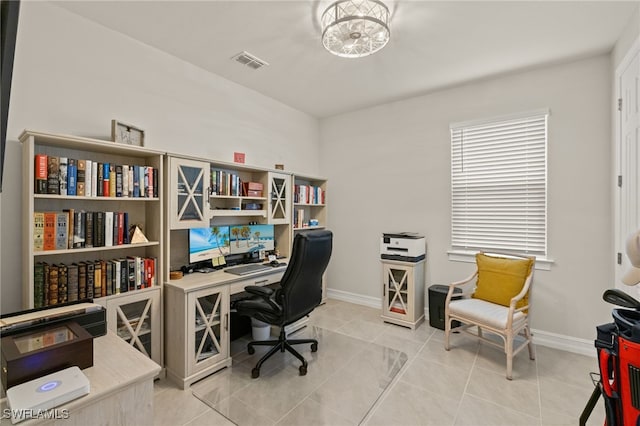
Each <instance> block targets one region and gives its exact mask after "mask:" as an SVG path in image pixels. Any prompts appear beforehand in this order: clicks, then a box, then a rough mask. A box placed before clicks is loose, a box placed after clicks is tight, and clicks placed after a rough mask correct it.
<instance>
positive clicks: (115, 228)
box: [112, 212, 119, 246]
mask: <svg viewBox="0 0 640 426" xmlns="http://www.w3.org/2000/svg"><path fill="white" fill-rule="evenodd" d="M112 213H113V242H112V245H114V246H117V245H118V220H119V217H118V212H112Z"/></svg>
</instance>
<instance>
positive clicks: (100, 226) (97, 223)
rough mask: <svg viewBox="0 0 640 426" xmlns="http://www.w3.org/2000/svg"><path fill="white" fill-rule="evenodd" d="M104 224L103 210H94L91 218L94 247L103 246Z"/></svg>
mask: <svg viewBox="0 0 640 426" xmlns="http://www.w3.org/2000/svg"><path fill="white" fill-rule="evenodd" d="M104 224H105V214H104V212H96V213H95V215H94V219H93V235H94V243H93V245H94V247H104V246H105V234H104Z"/></svg>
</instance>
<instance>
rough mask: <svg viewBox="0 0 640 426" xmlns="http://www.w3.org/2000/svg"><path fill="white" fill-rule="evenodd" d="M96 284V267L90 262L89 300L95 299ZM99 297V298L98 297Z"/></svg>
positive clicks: (88, 270)
mask: <svg viewBox="0 0 640 426" xmlns="http://www.w3.org/2000/svg"><path fill="white" fill-rule="evenodd" d="M95 282H96V265H95V263H93V262H91V261H88V262H87V298H89V299H93V297H94V292H93V289H94V286H95ZM96 297H98V296H96Z"/></svg>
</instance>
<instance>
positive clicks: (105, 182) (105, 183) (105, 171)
mask: <svg viewBox="0 0 640 426" xmlns="http://www.w3.org/2000/svg"><path fill="white" fill-rule="evenodd" d="M109 172H110V169H109V163H103V164H102V196H103V197H108V196H109V188H110V187H111V186H110V185H109Z"/></svg>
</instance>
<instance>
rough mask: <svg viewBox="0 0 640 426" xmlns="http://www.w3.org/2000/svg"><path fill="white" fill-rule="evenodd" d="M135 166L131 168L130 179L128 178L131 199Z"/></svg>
mask: <svg viewBox="0 0 640 426" xmlns="http://www.w3.org/2000/svg"><path fill="white" fill-rule="evenodd" d="M133 170H134V168H133V166H129V178H128V180H127V181H128V184H129V197H133V196H134V195H133Z"/></svg>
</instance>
